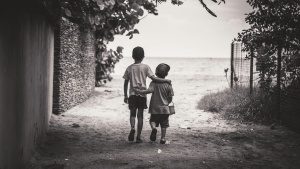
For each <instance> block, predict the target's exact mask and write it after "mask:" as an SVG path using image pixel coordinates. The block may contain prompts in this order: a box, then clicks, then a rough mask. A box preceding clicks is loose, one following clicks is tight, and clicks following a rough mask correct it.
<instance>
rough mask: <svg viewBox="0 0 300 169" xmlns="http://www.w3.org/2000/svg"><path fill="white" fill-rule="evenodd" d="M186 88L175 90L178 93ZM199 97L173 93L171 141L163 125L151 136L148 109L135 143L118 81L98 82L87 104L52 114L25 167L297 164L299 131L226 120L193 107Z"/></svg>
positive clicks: (79, 168)
mask: <svg viewBox="0 0 300 169" xmlns="http://www.w3.org/2000/svg"><path fill="white" fill-rule="evenodd" d="M115 84H120V81H119V82H118V81H117V82H116V83H115ZM186 94H189V93H187V92H182V93H180V92H177V96H178V95H179V97H177V98H180V97H184V95H186ZM196 97H197V95H194V94H190V95H189V97H188V98H187V99H183V100H176V98H175V100H174V102H175V103H176V111H177V114H175V115H174V116H171V117H170V125H171V127H170V128H169V129H168V131H167V139H168V140H170V141H171V144H169V145H162V144H159V137H160V130H158V131H159V132H158V140H157V141H156V142H150V140H149V136H150V132H151V131H150V127H149V124H148V118H149V115H148V114H147V113H146V112H145V114H144V130H143V132H142V138H143V140H144V143H140V144H137V143H130V142H128V141H127V136H128V133H129V122H128V120H129V112H128V110H127V105H125V104H122V101H123V96H122V90H121V89H120V87H119V86H118V87H115V86H113V85H112V86H111V87H103V88H97V89H96V91H95V93H94V95H93V96H92V97H91V98H90V99H89V100H87V101H86V102H84V103H83V104H81V105H79V106H77V107H75V108H73V109H71V110H70V111H68V112H66V113H64V114H63V115H59V116H57V115H52V117H51V124H50V127H49V131H48V134H47V140H46V142H45V143H44V144H42V145H40V146H38V147H37V150H36V153H35V155H34V157H33V158H32V159H31V161H30V163H29V164H28V166H27V169H63V168H66V169H82V168H86V169H99V168H143V169H144V168H172V169H173V168H203V169H206V168H237V169H240V168H247V169H248V168H255V169H256V168H264V169H265V168H270V169H276V168H291V169H296V168H299V166H300V135H299V134H296V133H294V132H291V131H289V130H286V129H285V128H283V127H279V126H277V127H276V129H274V130H271V129H270V126H260V125H253V124H239V123H237V122H233V121H226V120H223V119H221V118H220V117H219V116H218V115H216V114H212V113H209V112H203V111H201V110H197V109H196V106H194V107H191V106H190V104H188V103H191V99H192V100H196ZM189 99H190V100H189ZM195 104H196V102H195ZM187 113H189V114H188V115H187ZM159 150H161V153H158V151H159Z"/></svg>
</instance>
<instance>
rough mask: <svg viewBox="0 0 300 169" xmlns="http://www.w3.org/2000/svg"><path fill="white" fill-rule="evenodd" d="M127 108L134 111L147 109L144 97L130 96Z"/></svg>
mask: <svg viewBox="0 0 300 169" xmlns="http://www.w3.org/2000/svg"><path fill="white" fill-rule="evenodd" d="M128 108H129V110H136V109H147V108H148V107H147V99H146V97H141V96H136V95H131V96H129V98H128Z"/></svg>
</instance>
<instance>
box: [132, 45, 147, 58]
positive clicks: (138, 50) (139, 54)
mask: <svg viewBox="0 0 300 169" xmlns="http://www.w3.org/2000/svg"><path fill="white" fill-rule="evenodd" d="M144 57H145V54H144V49H143V48H142V47H140V46H137V47H135V48H134V49H133V50H132V58H133V59H134V60H142V59H143V58H144Z"/></svg>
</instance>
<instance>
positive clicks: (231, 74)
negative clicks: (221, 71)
mask: <svg viewBox="0 0 300 169" xmlns="http://www.w3.org/2000/svg"><path fill="white" fill-rule="evenodd" d="M233 52H234V43H233V42H232V43H231V59H230V88H232V87H233V71H234V70H233V69H234V68H233Z"/></svg>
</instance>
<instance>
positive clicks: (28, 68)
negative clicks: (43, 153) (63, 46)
mask: <svg viewBox="0 0 300 169" xmlns="http://www.w3.org/2000/svg"><path fill="white" fill-rule="evenodd" d="M28 2H29V1H26V3H28ZM1 6H2V7H0V25H1V26H0V169H6V168H9V169H11V168H22V167H21V166H23V165H24V164H25V163H26V162H27V161H28V160H29V158H30V155H31V154H32V153H33V150H34V147H35V145H36V143H37V142H38V141H39V140H40V139H41V138H43V136H44V135H45V133H46V130H47V127H48V123H49V118H50V115H51V112H52V88H53V83H52V81H53V58H54V52H53V51H54V34H53V29H52V26H51V24H49V23H50V22H48V20H47V19H46V17H45V16H44V15H42V14H40V13H39V12H38V11H32V10H31V11H29V10H28V9H29V8H32V9H34V10H36V8H35V7H34V6H30V7H29V8H28V7H26V6H23V5H22V4H20V3H19V4H17V5H14V6H9V5H7V4H6V5H4V4H3V5H1ZM3 8H5V9H3ZM25 10H27V11H25Z"/></svg>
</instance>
